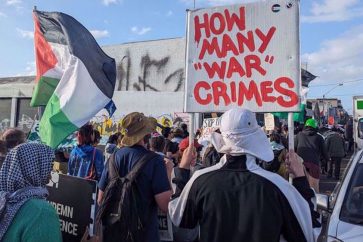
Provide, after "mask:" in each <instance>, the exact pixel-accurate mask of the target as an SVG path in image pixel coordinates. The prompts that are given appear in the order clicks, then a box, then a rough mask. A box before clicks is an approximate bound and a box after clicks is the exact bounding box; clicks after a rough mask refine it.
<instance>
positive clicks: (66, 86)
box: [55, 55, 110, 127]
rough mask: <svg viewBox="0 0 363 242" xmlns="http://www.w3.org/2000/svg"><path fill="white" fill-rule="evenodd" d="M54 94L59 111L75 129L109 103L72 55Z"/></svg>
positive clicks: (82, 65)
mask: <svg viewBox="0 0 363 242" xmlns="http://www.w3.org/2000/svg"><path fill="white" fill-rule="evenodd" d="M55 94H56V95H57V96H58V98H59V102H60V108H61V110H62V111H63V113H64V114H65V115H66V116H67V118H68V119H69V121H70V122H72V123H73V124H74V125H76V126H77V127H81V126H82V125H84V124H85V123H87V122H88V121H89V120H91V118H93V117H94V116H95V115H96V114H97V112H98V111H100V110H101V109H102V108H103V107H104V106H106V104H107V103H108V102H109V101H110V99H109V98H108V97H107V96H106V95H104V94H103V92H102V91H101V90H100V89H99V88H98V87H97V85H96V84H95V81H94V80H92V78H91V76H90V74H89V73H88V71H87V69H86V66H85V65H84V64H83V62H82V61H81V60H80V59H78V58H77V57H75V56H73V55H72V56H71V60H70V63H69V66H68V67H67V68H66V71H65V72H64V74H63V77H62V79H61V80H60V82H59V84H58V86H57V88H56V90H55Z"/></svg>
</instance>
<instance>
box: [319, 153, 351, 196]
mask: <svg viewBox="0 0 363 242" xmlns="http://www.w3.org/2000/svg"><path fill="white" fill-rule="evenodd" d="M352 155H353V154H352V153H349V154H348V155H347V157H345V158H343V160H342V164H341V167H340V178H342V177H343V174H344V172H345V168H346V167H347V165H348V162H349V160H350V157H351V156H352ZM337 182H338V181H337V180H334V179H331V178H330V179H328V178H326V175H321V179H320V193H325V194H327V195H329V194H331V193H332V192H333V190H334V188H335V185H336V184H337Z"/></svg>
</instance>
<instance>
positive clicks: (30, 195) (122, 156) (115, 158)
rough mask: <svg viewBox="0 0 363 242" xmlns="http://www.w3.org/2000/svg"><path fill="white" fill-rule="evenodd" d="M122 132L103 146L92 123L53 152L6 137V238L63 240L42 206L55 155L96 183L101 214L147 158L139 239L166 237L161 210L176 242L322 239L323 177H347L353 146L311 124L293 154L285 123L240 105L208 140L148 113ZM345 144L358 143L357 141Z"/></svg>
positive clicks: (1, 196)
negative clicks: (264, 120) (271, 123)
mask: <svg viewBox="0 0 363 242" xmlns="http://www.w3.org/2000/svg"><path fill="white" fill-rule="evenodd" d="M158 126H159V132H157V127H158ZM121 127H122V130H121V132H117V133H114V134H112V135H110V136H109V139H108V141H107V144H106V146H105V148H104V150H101V149H99V148H98V147H99V146H98V145H99V143H100V140H101V135H100V133H99V132H98V131H97V130H94V129H93V127H92V125H90V124H87V125H85V126H83V127H81V128H80V129H79V130H78V132H77V145H76V146H75V147H74V148H73V150H72V151H71V152H70V154H66V153H64V152H62V151H56V152H55V156H54V151H52V150H51V149H50V148H48V147H47V146H45V145H40V144H35V143H25V142H26V136H25V133H23V132H22V131H20V130H18V129H9V130H7V131H6V132H4V133H3V135H2V138H1V140H0V167H1V165H2V168H1V170H0V241H20V240H19V238H20V237H19V236H26V237H22V238H33V239H35V240H22V241H60V240H61V238H60V231H59V228H58V229H57V228H56V226H55V224H57V223H58V222H57V221H58V220H57V214H56V213H55V211H54V210H53V209H52V207H51V206H50V205H48V204H47V203H46V202H45V200H44V199H45V198H46V196H47V191H46V189H45V184H46V183H47V179H48V177H49V172H50V170H51V169H52V164H53V161H54V157H56V160H57V161H59V162H63V163H65V162H67V169H66V173H67V174H68V175H71V176H77V177H82V178H85V179H92V180H96V181H97V182H98V188H99V192H98V199H97V202H98V206H100V208H102V207H103V206H105V203H106V202H107V203H109V202H110V199H109V197H108V196H110V194H109V192H108V189H109V186H110V185H112V184H114V175H115V174H114V173H117V174H116V175H117V176H118V177H125V176H127V175H128V174H129V173H131V172H132V171H133V170H134V167H137V165H136V164H138V163H141V161H142V160H143V159H144V160H145V159H147V162H145V165H143V166H141V165H140V168H139V169H140V174H139V175H138V179H137V188H138V191H139V194H140V196H141V198H140V200H141V203H140V204H139V206H140V208H141V209H142V213H143V214H144V215H145V216H146V217H144V218H143V219H142V220H141V221H142V222H141V223H142V228H143V230H142V233H143V237H142V239H141V240H136V241H148V242H152V241H160V238H159V235H158V220H157V210H158V209H159V210H161V211H163V212H166V213H169V215H170V218H171V220H172V222H173V233H174V241H175V242H179V241H180V242H186V241H190V242H195V241H242V240H243V241H279V240H280V237H283V238H284V239H285V240H287V241H314V239H315V238H316V234H314V228H316V227H319V226H320V224H319V221H318V217H319V215H318V214H317V213H316V211H314V204H313V203H312V198H314V196H315V193H314V192H319V178H320V174H321V173H322V172H324V171H325V172H327V173H328V178H332V177H333V176H334V178H335V179H339V176H340V163H341V160H342V158H343V157H344V156H345V155H346V153H347V151H349V148H351V147H350V145H346V142H345V140H344V135H343V134H342V133H341V132H340V130H339V129H338V128H336V127H333V128H332V129H330V130H328V131H327V132H325V133H324V136H323V135H322V134H321V133H322V132H320V133H319V132H318V131H319V130H318V124H317V122H316V121H315V120H313V119H308V120H307V121H306V122H305V124H304V126H303V127H299V128H297V129H296V132H295V144H294V147H290V151H289V147H288V129H287V126H286V125H281V126H278V127H277V128H276V129H275V130H273V131H268V132H264V131H263V128H261V127H260V126H258V124H257V121H256V118H255V115H254V114H253V113H252V112H250V111H249V110H246V109H240V108H234V109H231V110H229V111H227V112H226V113H224V114H223V115H222V117H221V126H220V128H219V129H218V130H216V131H215V132H213V133H212V134H211V136H210V137H209V138H208V141H207V142H201V143H202V144H200V143H199V142H198V138H199V136H200V135H201V131H200V130H198V132H197V133H196V134H195V140H194V142H193V144H192V145H190V144H189V133H188V128H187V125H186V124H182V125H181V126H180V127H160V125H158V124H157V121H156V119H154V118H149V117H146V116H144V115H143V114H142V113H137V112H135V113H131V114H129V115H127V116H125V118H124V119H123V121H122V124H121ZM346 132H347V131H346ZM346 140H347V141H348V142H349V144H350V142H351V139H350V137H348V138H346ZM23 143H25V144H23ZM291 149H294V150H295V152H296V153H295V152H293V151H291ZM151 154H152V155H151ZM145 157H146V158H145ZM324 164H326V165H324ZM321 168H322V169H321ZM135 169H136V168H135ZM333 172H334V173H333ZM289 177H292V178H293V180H292V184H289V182H288V180H289ZM111 202H112V199H111ZM105 211H106V210H103V213H107V211H106V212H105ZM32 214H37V216H35V215H34V216H33V215H32ZM3 215H6V216H3ZM32 217H34V219H32ZM45 218H46V219H45ZM102 221H104V220H101V224H102ZM237 225H238V229H237V227H236V226H237ZM101 226H102V229H101V234H102V238H103V241H112V239H113V238H115V236H116V238H118V237H117V234H118V233H120V231H119V230H112V228H108V227H107V226H103V225H101ZM58 227H59V226H58ZM24 231H25V232H24ZM19 233H23V234H21V235H19ZM50 237H51V239H50ZM16 238H17V239H16Z"/></svg>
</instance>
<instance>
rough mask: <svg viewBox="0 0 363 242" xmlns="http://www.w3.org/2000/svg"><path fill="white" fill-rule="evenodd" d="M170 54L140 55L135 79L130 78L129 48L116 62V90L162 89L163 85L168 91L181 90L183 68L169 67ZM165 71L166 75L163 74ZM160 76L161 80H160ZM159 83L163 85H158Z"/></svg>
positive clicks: (130, 58) (130, 59)
mask: <svg viewBox="0 0 363 242" xmlns="http://www.w3.org/2000/svg"><path fill="white" fill-rule="evenodd" d="M170 58H171V57H170V56H166V57H164V58H161V59H153V58H152V57H150V55H149V54H148V53H146V54H145V55H143V56H142V57H141V60H140V63H139V64H138V66H139V68H140V69H139V73H138V74H137V77H136V79H137V80H132V79H131V72H132V70H134V69H136V68H132V65H133V62H132V57H131V55H130V50H127V52H126V55H125V56H124V57H123V58H122V59H121V62H120V63H118V64H117V90H118V91H129V90H132V91H156V92H158V91H163V89H165V85H166V86H168V89H170V91H174V92H178V91H182V87H183V82H184V69H183V68H178V69H175V70H174V69H170ZM165 73H167V75H165ZM160 78H161V80H160ZM158 83H161V84H162V85H163V86H160V84H159V85H158Z"/></svg>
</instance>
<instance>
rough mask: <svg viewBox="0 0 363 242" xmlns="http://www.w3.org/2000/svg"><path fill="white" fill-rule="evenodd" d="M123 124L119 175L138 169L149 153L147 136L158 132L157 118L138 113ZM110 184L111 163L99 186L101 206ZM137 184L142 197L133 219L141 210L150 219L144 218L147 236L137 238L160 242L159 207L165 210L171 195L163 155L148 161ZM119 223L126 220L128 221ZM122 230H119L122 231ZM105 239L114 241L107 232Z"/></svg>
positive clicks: (125, 119)
mask: <svg viewBox="0 0 363 242" xmlns="http://www.w3.org/2000/svg"><path fill="white" fill-rule="evenodd" d="M121 126H122V128H123V129H124V131H125V135H124V137H123V138H122V141H121V146H122V148H121V149H120V150H118V151H117V152H116V153H115V158H114V164H115V166H116V167H117V170H118V175H119V176H120V177H125V176H126V175H129V174H130V173H132V172H135V170H134V169H135V168H136V167H137V166H138V164H140V162H141V159H142V157H143V156H144V155H145V154H148V153H149V151H147V150H146V148H145V137H149V134H150V133H151V132H153V131H155V127H156V120H154V119H152V118H147V117H145V116H144V115H143V114H141V113H136V112H135V113H131V114H128V115H126V116H125V118H124V119H123V121H122V124H121ZM110 161H111V160H110ZM109 163H110V162H109ZM109 165H111V164H109ZM110 186H112V176H111V174H110V168H109V166H106V168H105V170H104V172H103V173H102V178H101V180H100V182H99V184H98V187H99V189H100V192H99V197H98V202H99V204H100V206H101V207H102V206H103V203H104V202H107V201H105V200H104V195H107V194H106V193H105V194H104V192H106V191H107V190H108V189H110ZM135 186H136V188H137V190H138V191H139V192H138V193H137V194H138V195H135V196H136V197H137V198H138V199H139V201H140V203H138V204H139V205H138V208H137V209H138V212H135V213H133V215H132V214H131V215H130V216H133V217H132V219H135V217H136V213H141V214H143V217H145V218H147V221H141V225H142V227H143V228H144V229H143V231H144V236H145V237H144V239H142V240H137V241H145V242H158V241H160V239H159V234H158V219H157V208H158V207H159V208H160V209H161V210H163V211H166V210H167V203H168V201H169V199H170V196H171V191H170V183H169V180H168V175H167V172H166V167H165V164H164V161H163V158H162V157H161V156H160V155H155V156H154V157H153V158H151V159H149V160H148V161H147V162H146V163H145V165H144V166H143V167H142V169H141V170H140V173H139V175H138V176H137V177H136V183H135ZM126 200H127V199H126ZM111 202H112V201H111ZM113 202H114V203H116V204H113V205H112V206H115V205H116V206H117V205H118V203H119V202H118V201H117V200H114V201H113ZM120 205H121V203H120ZM106 215H107V214H106ZM122 219H124V218H122V217H120V220H122ZM120 222H121V223H125V222H126V223H127V221H120ZM103 225H104V226H106V227H105V228H104V231H107V229H108V228H107V224H103ZM122 232H123V231H120V233H122ZM105 236H106V237H105ZM119 236H121V235H119ZM104 241H114V240H113V238H110V235H108V234H107V233H106V234H104Z"/></svg>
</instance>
